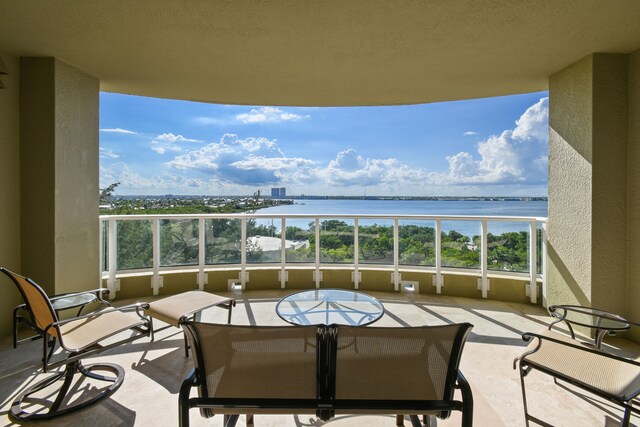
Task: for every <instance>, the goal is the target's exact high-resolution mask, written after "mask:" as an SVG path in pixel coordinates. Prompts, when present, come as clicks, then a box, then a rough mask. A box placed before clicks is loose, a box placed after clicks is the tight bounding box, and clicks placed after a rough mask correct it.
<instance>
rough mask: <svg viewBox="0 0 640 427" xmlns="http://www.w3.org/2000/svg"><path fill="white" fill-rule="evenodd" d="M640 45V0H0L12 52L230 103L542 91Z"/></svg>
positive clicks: (2, 44) (106, 83) (138, 87)
mask: <svg viewBox="0 0 640 427" xmlns="http://www.w3.org/2000/svg"><path fill="white" fill-rule="evenodd" d="M637 48H640V1H638V0H438V1H434V0H431V1H429V0H425V1H417V0H413V1H411V0H404V1H400V0H358V1H349V0H318V1H311V0H309V1H304V0H273V1H257V0H254V1H248V0H229V1H216V0H198V1H195V0H193V1H177V0H131V1H125V0H120V1H105V0H77V1H75V0H74V1H72V0H67V1H51V0H31V1H23V0H0V51H4V52H7V53H11V54H17V55H21V56H55V57H58V58H59V59H60V60H62V61H65V62H67V63H69V64H71V65H73V66H75V67H77V68H79V69H81V70H84V71H86V72H87V73H89V74H91V75H94V76H96V77H98V78H100V80H101V89H102V90H104V91H110V92H120V93H128V94H136V95H146V96H155V97H164V98H176V99H189V100H198V101H207V102H219V103H235V104H265V105H376V104H406V103H420V102H433V101H443V100H452V99H465V98H475V97H484V96H494V95H503V94H512V93H522V92H531V91H537V90H544V89H546V88H547V77H548V76H549V75H550V74H552V73H554V72H556V71H558V70H560V69H562V68H563V67H565V66H566V65H568V64H571V63H573V62H575V61H577V60H578V59H580V58H581V57H584V56H585V55H588V54H589V53H592V52H620V53H627V52H629V51H632V50H635V49H637Z"/></svg>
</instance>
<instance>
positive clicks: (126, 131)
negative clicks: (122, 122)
mask: <svg viewBox="0 0 640 427" xmlns="http://www.w3.org/2000/svg"><path fill="white" fill-rule="evenodd" d="M100 132H106V133H124V134H127V135H139V133H138V132H134V131H132V130H126V129H120V128H110V129H100Z"/></svg>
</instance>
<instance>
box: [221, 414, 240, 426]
mask: <svg viewBox="0 0 640 427" xmlns="http://www.w3.org/2000/svg"><path fill="white" fill-rule="evenodd" d="M239 418H240V415H239V414H233V415H225V416H224V421H223V422H224V427H235V425H236V423H237V422H238V419H239Z"/></svg>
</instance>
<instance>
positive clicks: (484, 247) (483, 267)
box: [480, 220, 489, 298]
mask: <svg viewBox="0 0 640 427" xmlns="http://www.w3.org/2000/svg"><path fill="white" fill-rule="evenodd" d="M487 228H488V224H487V220H482V232H481V234H482V238H481V239H482V242H481V244H480V272H481V274H482V277H481V278H480V290H481V291H482V298H487V296H488V291H489V280H488V278H487V255H488V254H487V252H488V251H489V244H488V242H487Z"/></svg>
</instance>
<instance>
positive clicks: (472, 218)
mask: <svg viewBox="0 0 640 427" xmlns="http://www.w3.org/2000/svg"><path fill="white" fill-rule="evenodd" d="M200 218H205V219H207V218H210V219H229V218H234V219H241V218H257V219H263V218H269V219H270V218H278V219H281V218H294V219H295V218H297V219H301V218H310V219H314V218H329V219H343V218H349V219H351V218H364V219H391V220H393V219H394V218H398V219H415V220H434V221H435V220H436V219H439V220H441V221H482V220H487V221H501V222H525V221H526V222H529V221H536V222H540V223H546V222H547V217H540V216H491V215H419V214H415V215H414V214H402V215H395V214H256V213H228V214H226V213H220V214H169V215H163V214H131V215H124V214H120V215H100V219H101V220H109V219H115V220H118V221H122V220H144V219H149V220H151V219H200Z"/></svg>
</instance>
